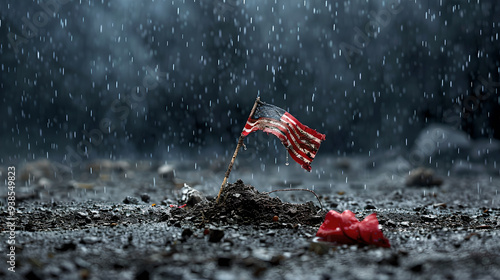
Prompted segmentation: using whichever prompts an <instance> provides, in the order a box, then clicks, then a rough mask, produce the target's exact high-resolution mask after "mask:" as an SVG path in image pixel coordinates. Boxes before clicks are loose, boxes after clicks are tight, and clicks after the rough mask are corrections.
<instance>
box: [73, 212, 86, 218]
mask: <svg viewBox="0 0 500 280" xmlns="http://www.w3.org/2000/svg"><path fill="white" fill-rule="evenodd" d="M88 216H89V214H87V213H85V212H76V217H77V218H81V219H85V218H87V217H88Z"/></svg>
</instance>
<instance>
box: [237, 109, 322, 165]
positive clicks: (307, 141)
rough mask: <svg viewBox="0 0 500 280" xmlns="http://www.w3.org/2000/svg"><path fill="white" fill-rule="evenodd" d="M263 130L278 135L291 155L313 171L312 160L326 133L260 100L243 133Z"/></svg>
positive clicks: (245, 134) (244, 134)
mask: <svg viewBox="0 0 500 280" xmlns="http://www.w3.org/2000/svg"><path fill="white" fill-rule="evenodd" d="M257 130H262V131H264V132H267V133H271V134H273V135H275V136H276V137H278V138H279V139H280V141H281V143H282V144H283V145H284V146H285V147H286V148H287V150H288V153H289V154H290V156H291V157H292V158H293V160H295V161H296V162H297V163H299V164H300V165H301V166H302V168H304V169H306V170H307V171H311V165H310V164H311V162H312V161H313V160H314V157H315V156H316V153H317V152H318V149H319V147H320V145H321V141H323V140H325V135H324V134H321V133H319V132H317V131H316V130H314V129H311V128H309V127H307V126H306V125H303V124H302V123H300V122H299V121H298V120H297V119H296V118H295V117H293V116H292V115H291V114H290V113H288V112H286V111H285V110H283V109H281V108H279V107H277V106H274V105H271V104H267V103H264V102H261V101H258V104H257V107H256V110H255V112H254V114H253V115H252V116H250V117H249V118H248V120H247V122H246V124H245V127H244V128H243V131H242V132H241V134H242V135H243V136H247V135H248V134H250V133H252V132H254V131H257Z"/></svg>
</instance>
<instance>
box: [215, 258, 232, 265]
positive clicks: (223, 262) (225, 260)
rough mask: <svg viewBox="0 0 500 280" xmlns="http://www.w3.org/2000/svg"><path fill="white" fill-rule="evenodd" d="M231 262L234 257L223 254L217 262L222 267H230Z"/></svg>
mask: <svg viewBox="0 0 500 280" xmlns="http://www.w3.org/2000/svg"><path fill="white" fill-rule="evenodd" d="M231 263H232V258H231V257H226V256H223V257H219V258H218V259H217V264H218V265H219V266H220V267H230V266H231Z"/></svg>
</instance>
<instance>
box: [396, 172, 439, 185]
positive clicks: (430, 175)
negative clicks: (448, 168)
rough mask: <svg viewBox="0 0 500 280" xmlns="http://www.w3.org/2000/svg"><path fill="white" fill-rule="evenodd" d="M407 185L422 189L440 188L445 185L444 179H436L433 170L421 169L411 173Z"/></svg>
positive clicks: (407, 178)
mask: <svg viewBox="0 0 500 280" xmlns="http://www.w3.org/2000/svg"><path fill="white" fill-rule="evenodd" d="M405 184H406V185H407V186H420V187H430V186H440V185H442V184H443V179H441V178H438V177H436V175H435V174H434V171H433V170H432V169H429V168H424V167H419V168H416V169H413V170H412V171H410V174H409V175H408V176H407V177H406V181H405Z"/></svg>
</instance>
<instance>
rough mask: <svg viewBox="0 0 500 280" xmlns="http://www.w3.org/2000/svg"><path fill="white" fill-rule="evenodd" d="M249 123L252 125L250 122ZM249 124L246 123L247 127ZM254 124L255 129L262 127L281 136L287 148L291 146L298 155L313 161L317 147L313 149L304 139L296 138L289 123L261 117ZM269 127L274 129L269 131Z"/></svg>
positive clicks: (265, 130)
mask: <svg viewBox="0 0 500 280" xmlns="http://www.w3.org/2000/svg"><path fill="white" fill-rule="evenodd" d="M257 124H258V125H257ZM247 125H248V126H250V124H248V122H247ZM247 125H245V128H247ZM253 125H255V126H254V127H255V129H254V130H258V129H260V130H263V131H264V132H267V133H272V134H274V135H275V136H276V137H278V138H280V140H281V142H282V143H283V145H284V146H285V147H286V148H287V149H290V147H291V148H292V150H293V151H294V152H295V154H296V155H297V156H301V157H304V158H306V159H307V161H312V160H313V159H314V151H315V150H317V149H311V148H310V147H309V146H307V145H305V144H304V143H303V141H300V140H298V139H296V138H295V136H294V135H293V133H289V132H290V129H289V126H288V125H287V126H285V125H284V124H283V122H279V121H276V120H275V119H270V118H260V119H259V120H257V121H256V122H255V123H254V124H253ZM259 125H260V126H263V127H262V128H260V127H258V126H259ZM267 129H272V130H270V131H267ZM275 132H276V133H275Z"/></svg>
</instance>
